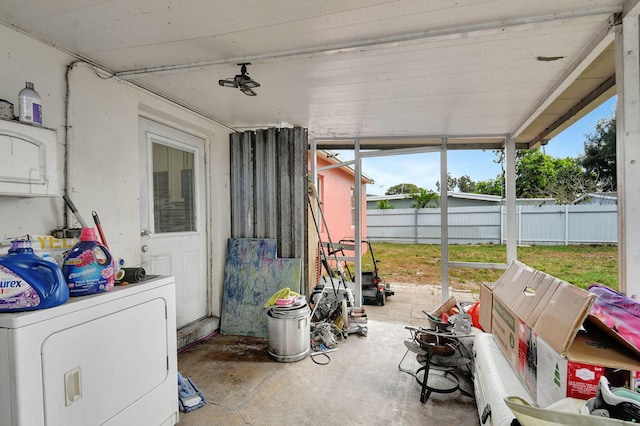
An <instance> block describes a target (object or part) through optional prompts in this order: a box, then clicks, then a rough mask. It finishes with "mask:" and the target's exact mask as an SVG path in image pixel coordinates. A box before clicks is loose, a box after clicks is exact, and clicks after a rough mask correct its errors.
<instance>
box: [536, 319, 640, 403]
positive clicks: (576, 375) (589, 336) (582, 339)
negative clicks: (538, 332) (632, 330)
mask: <svg viewBox="0 0 640 426" xmlns="http://www.w3.org/2000/svg"><path fill="white" fill-rule="evenodd" d="M638 368H640V365H638V360H637V358H635V357H634V356H632V355H631V354H629V353H628V352H627V351H625V350H624V349H623V348H622V347H621V346H620V345H618V344H617V343H616V342H614V341H612V340H610V339H609V338H607V337H606V336H604V335H602V334H600V333H598V332H595V330H594V331H592V332H585V331H580V332H579V333H578V335H577V336H576V339H575V340H574V343H573V345H571V348H570V350H569V352H568V353H567V355H566V356H562V355H560V354H558V353H557V352H556V351H554V350H553V348H551V347H550V346H549V345H548V344H547V343H546V342H545V341H544V340H543V339H541V338H538V339H537V384H536V398H537V404H538V405H539V406H541V407H547V406H548V405H550V404H552V403H554V402H556V401H559V400H561V399H563V398H577V399H589V398H592V397H593V396H595V394H596V390H597V388H598V382H599V381H600V377H602V376H605V377H607V379H608V380H609V384H610V386H612V387H626V388H629V389H635V388H636V386H637V379H636V376H637V371H638Z"/></svg>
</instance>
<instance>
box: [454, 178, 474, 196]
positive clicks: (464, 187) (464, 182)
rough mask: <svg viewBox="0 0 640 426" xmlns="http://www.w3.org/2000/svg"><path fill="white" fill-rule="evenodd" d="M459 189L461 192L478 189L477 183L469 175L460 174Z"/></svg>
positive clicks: (470, 191) (471, 191)
mask: <svg viewBox="0 0 640 426" xmlns="http://www.w3.org/2000/svg"><path fill="white" fill-rule="evenodd" d="M458 190H459V191H460V192H469V193H473V192H474V191H475V190H476V183H475V182H474V181H472V180H471V178H470V177H469V175H464V176H460V177H459V178H458Z"/></svg>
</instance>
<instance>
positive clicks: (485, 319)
mask: <svg viewBox="0 0 640 426" xmlns="http://www.w3.org/2000/svg"><path fill="white" fill-rule="evenodd" d="M493 286H494V284H493V283H482V284H481V285H480V326H481V327H482V330H484V331H485V332H487V333H491V314H492V311H493Z"/></svg>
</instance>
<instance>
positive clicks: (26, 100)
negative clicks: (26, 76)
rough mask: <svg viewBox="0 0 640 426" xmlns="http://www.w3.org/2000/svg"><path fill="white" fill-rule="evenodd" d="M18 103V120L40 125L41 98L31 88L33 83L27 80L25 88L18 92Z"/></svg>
mask: <svg viewBox="0 0 640 426" xmlns="http://www.w3.org/2000/svg"><path fill="white" fill-rule="evenodd" d="M18 102H19V104H20V114H19V116H18V117H19V120H20V121H21V122H23V123H30V124H37V125H39V126H42V99H40V95H39V94H38V92H36V91H35V89H34V88H33V83H31V82H30V81H27V82H26V83H25V88H24V89H22V90H21V91H20V93H18Z"/></svg>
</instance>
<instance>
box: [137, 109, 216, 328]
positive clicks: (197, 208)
mask: <svg viewBox="0 0 640 426" xmlns="http://www.w3.org/2000/svg"><path fill="white" fill-rule="evenodd" d="M139 124H140V126H139V128H140V162H141V164H140V171H141V172H140V188H141V194H140V204H141V206H140V212H141V213H140V214H141V217H140V223H141V226H142V229H141V232H140V235H141V238H140V241H141V247H140V249H141V251H142V255H141V257H142V264H143V265H144V267H145V270H146V271H147V274H157V275H173V276H174V277H175V280H176V322H177V326H178V328H179V327H182V326H184V325H187V324H189V323H190V322H193V321H195V320H197V319H199V318H202V317H204V316H206V315H207V300H208V297H207V282H208V280H207V235H206V227H205V217H206V202H205V167H204V140H202V139H200V138H198V137H195V136H193V135H189V134H187V133H184V132H182V131H179V130H177V129H173V128H171V127H167V126H164V125H162V124H159V123H156V122H154V121H151V120H148V119H145V118H140V123H139Z"/></svg>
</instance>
